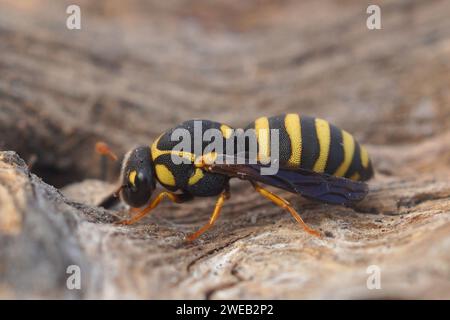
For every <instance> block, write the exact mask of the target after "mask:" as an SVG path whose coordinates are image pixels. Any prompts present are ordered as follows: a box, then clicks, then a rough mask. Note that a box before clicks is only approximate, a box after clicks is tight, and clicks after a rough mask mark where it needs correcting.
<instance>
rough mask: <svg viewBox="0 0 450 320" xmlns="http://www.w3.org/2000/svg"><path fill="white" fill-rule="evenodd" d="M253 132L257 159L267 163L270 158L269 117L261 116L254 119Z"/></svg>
mask: <svg viewBox="0 0 450 320" xmlns="http://www.w3.org/2000/svg"><path fill="white" fill-rule="evenodd" d="M255 134H256V140H257V141H258V147H259V149H258V161H261V162H263V163H268V162H269V159H270V130H269V119H267V117H261V118H259V119H257V120H256V121H255Z"/></svg>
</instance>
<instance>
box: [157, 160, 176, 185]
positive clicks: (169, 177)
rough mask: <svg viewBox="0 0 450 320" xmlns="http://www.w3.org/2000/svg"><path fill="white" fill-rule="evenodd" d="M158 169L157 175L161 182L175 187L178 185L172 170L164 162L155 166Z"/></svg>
mask: <svg viewBox="0 0 450 320" xmlns="http://www.w3.org/2000/svg"><path fill="white" fill-rule="evenodd" d="M155 171H156V177H157V178H158V180H159V182H161V183H162V184H165V185H167V186H172V187H174V186H175V185H176V183H175V177H174V176H173V174H172V172H170V170H169V169H168V168H167V167H166V166H165V165H163V164H157V165H156V166H155Z"/></svg>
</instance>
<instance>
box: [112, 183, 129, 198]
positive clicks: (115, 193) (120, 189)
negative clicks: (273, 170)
mask: <svg viewBox="0 0 450 320" xmlns="http://www.w3.org/2000/svg"><path fill="white" fill-rule="evenodd" d="M125 187H126V186H125V185H121V186H120V187H119V188H117V190H116V191H114V193H113V196H114V198H118V197H119V194H120V191H122V189H123V188H125Z"/></svg>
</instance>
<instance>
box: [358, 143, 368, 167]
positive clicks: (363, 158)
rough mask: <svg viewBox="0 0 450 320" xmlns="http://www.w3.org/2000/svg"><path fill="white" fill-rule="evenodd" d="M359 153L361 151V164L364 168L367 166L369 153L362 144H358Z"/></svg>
mask: <svg viewBox="0 0 450 320" xmlns="http://www.w3.org/2000/svg"><path fill="white" fill-rule="evenodd" d="M360 153H361V164H362V166H363V167H364V169H367V167H368V166H369V154H368V153H367V150H366V148H364V147H363V146H360Z"/></svg>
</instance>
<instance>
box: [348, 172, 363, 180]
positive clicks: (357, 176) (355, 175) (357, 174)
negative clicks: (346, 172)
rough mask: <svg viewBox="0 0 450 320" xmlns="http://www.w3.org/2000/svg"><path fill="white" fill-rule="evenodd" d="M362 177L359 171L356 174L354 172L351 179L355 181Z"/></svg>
mask: <svg viewBox="0 0 450 320" xmlns="http://www.w3.org/2000/svg"><path fill="white" fill-rule="evenodd" d="M360 178H361V176H360V175H359V173H358V172H355V173H354V174H352V176H351V177H350V180H354V181H358V180H359V179H360Z"/></svg>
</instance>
